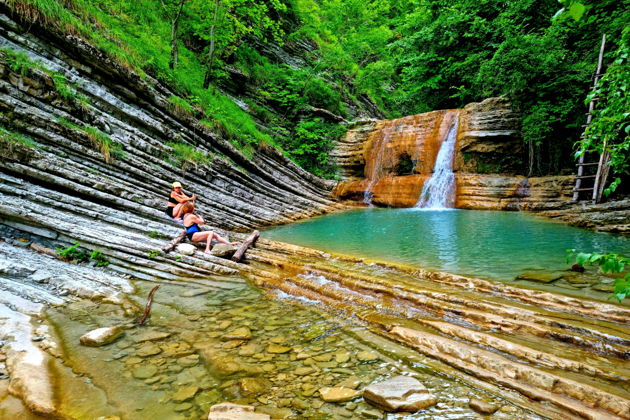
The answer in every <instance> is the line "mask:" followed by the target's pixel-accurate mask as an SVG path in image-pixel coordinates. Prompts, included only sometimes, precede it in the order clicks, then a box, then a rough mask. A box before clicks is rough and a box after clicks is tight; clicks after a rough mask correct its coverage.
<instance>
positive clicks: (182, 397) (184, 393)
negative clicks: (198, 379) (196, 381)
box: [171, 386, 199, 403]
mask: <svg viewBox="0 0 630 420" xmlns="http://www.w3.org/2000/svg"><path fill="white" fill-rule="evenodd" d="M197 392H199V387H197V386H185V387H183V388H180V389H179V390H178V391H177V392H176V393H175V394H173V395H172V396H171V400H173V401H175V402H176V403H181V402H184V401H188V400H190V399H192V398H193V397H194V396H195V395H196V394H197Z"/></svg>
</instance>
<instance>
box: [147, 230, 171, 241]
mask: <svg viewBox="0 0 630 420" xmlns="http://www.w3.org/2000/svg"><path fill="white" fill-rule="evenodd" d="M149 238H153V239H167V238H168V236H166V235H164V234H162V233H160V232H158V231H157V230H152V231H151V232H149Z"/></svg>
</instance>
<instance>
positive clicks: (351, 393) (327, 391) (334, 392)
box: [319, 387, 361, 402]
mask: <svg viewBox="0 0 630 420" xmlns="http://www.w3.org/2000/svg"><path fill="white" fill-rule="evenodd" d="M319 394H320V396H321V397H322V400H324V401H326V402H346V401H352V400H354V399H355V398H357V397H359V396H360V395H361V393H360V392H359V391H356V390H354V389H350V388H344V387H333V388H330V387H323V388H320V389H319Z"/></svg>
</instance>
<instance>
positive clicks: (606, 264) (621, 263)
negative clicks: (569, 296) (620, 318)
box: [567, 249, 630, 302]
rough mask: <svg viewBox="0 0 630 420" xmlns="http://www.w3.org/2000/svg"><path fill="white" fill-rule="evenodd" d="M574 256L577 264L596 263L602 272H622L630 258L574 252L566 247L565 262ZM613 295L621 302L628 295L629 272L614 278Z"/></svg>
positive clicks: (629, 288) (629, 285)
mask: <svg viewBox="0 0 630 420" xmlns="http://www.w3.org/2000/svg"><path fill="white" fill-rule="evenodd" d="M574 257H575V263H576V264H577V265H579V266H584V265H597V266H599V268H600V270H601V271H602V273H605V274H607V273H622V272H623V271H624V269H625V267H626V265H627V264H630V258H627V257H624V256H622V255H619V254H613V253H609V254H597V253H590V254H589V253H585V252H576V251H575V249H567V262H570V261H571V259H572V258H574ZM613 296H614V297H615V298H617V300H618V301H619V302H621V301H622V300H623V299H625V298H626V297H629V296H630V273H626V274H625V276H623V277H622V278H618V279H615V290H614V292H613Z"/></svg>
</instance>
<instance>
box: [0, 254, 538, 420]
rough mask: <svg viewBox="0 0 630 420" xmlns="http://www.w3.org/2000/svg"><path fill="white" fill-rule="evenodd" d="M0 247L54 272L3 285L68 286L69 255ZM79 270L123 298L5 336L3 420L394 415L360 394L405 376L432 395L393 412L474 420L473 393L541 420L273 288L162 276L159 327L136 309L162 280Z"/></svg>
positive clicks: (505, 412) (7, 272)
mask: <svg viewBox="0 0 630 420" xmlns="http://www.w3.org/2000/svg"><path fill="white" fill-rule="evenodd" d="M1 250H2V252H3V253H4V254H5V255H6V254H7V253H11V254H12V255H16V256H19V257H21V260H22V261H24V262H27V261H28V262H30V263H34V264H35V265H31V267H37V266H41V265H40V264H41V263H42V262H44V263H46V266H47V267H48V268H47V269H46V270H41V269H40V270H38V269H36V268H30V269H29V266H27V265H24V266H17V267H15V266H14V267H13V268H8V267H7V266H4V268H3V271H2V275H3V279H4V280H3V289H5V291H6V288H7V285H8V284H10V282H15V281H16V280H19V279H22V280H23V281H22V283H23V284H24V283H29V282H30V281H31V280H33V279H34V281H35V283H36V284H39V285H40V286H41V287H40V288H39V289H40V290H41V293H44V289H48V292H49V296H48V297H47V300H48V301H49V302H50V303H53V302H52V300H53V296H55V295H56V294H60V295H64V293H63V291H58V290H60V289H61V290H63V287H66V286H68V284H61V285H59V284H55V282H54V280H53V279H52V277H54V276H49V277H48V279H46V275H45V273H46V272H49V273H50V272H51V270H53V272H54V269H55V267H56V268H60V267H61V266H60V264H63V265H69V264H68V263H64V262H55V261H54V260H52V259H51V258H50V257H46V256H43V255H40V254H36V253H34V252H33V251H29V250H26V249H15V248H11V246H10V245H7V244H2V245H1ZM48 260H50V261H48ZM69 266H70V269H69V273H71V274H73V275H74V276H75V280H76V281H77V282H82V283H83V284H85V279H80V278H79V277H80V276H81V275H85V276H93V278H94V279H96V280H97V281H98V280H103V279H110V280H112V282H111V284H119V287H120V288H121V291H124V292H125V293H124V296H123V295H122V294H119V295H118V296H119V299H118V300H116V299H112V298H111V296H115V293H113V294H112V293H111V292H112V291H111V290H109V292H110V297H104V296H100V297H99V296H98V294H95V295H93V296H91V298H90V297H89V296H84V297H83V298H79V299H78V298H77V297H76V296H75V297H73V296H72V295H67V294H66V296H59V301H56V302H54V303H57V305H52V306H50V307H49V308H47V309H45V308H44V307H41V305H40V307H39V308H33V311H32V312H30V320H27V319H26V318H22V321H23V322H24V323H23V325H21V329H22V334H23V335H24V336H23V337H22V339H21V340H19V339H17V340H16V339H15V338H16V337H14V336H13V337H12V336H11V332H8V331H3V332H4V333H5V339H6V338H9V340H8V341H7V342H6V343H5V344H4V346H3V347H2V348H0V352H2V359H3V361H4V362H3V364H2V365H1V366H2V371H3V372H2V374H3V376H2V379H1V380H0V381H1V386H0V392H1V394H0V414H2V416H3V418H37V416H35V415H30V414H28V410H27V408H26V407H25V406H24V405H22V403H21V402H18V400H16V399H15V397H14V396H17V397H19V398H22V399H23V401H24V404H25V405H26V406H28V408H30V409H31V410H35V411H36V412H38V413H39V414H40V415H45V416H48V415H54V416H57V417H60V418H76V419H87V418H110V419H111V418H116V416H118V417H119V418H122V419H146V418H160V419H180V418H205V416H207V413H208V412H209V410H210V407H211V406H213V405H215V404H218V403H221V402H224V401H230V402H236V403H239V404H246V405H250V406H253V407H255V409H256V412H258V413H264V414H267V415H269V416H271V418H280V419H282V418H305V419H306V418H312V419H326V418H334V419H338V418H384V417H385V411H383V410H382V409H381V408H379V407H376V406H373V405H370V404H368V403H366V401H365V400H364V399H363V398H362V392H363V390H364V388H365V387H366V386H369V385H371V384H374V383H378V382H382V381H384V380H388V379H391V378H394V377H397V376H400V375H404V376H405V377H408V378H415V379H417V380H418V381H419V385H418V386H419V387H420V391H418V392H422V393H426V394H427V395H430V396H431V398H434V399H435V400H434V401H433V402H432V403H431V404H429V407H427V408H425V409H424V410H422V411H420V412H418V413H415V414H412V413H409V412H407V413H404V412H403V413H399V414H396V415H391V414H390V415H389V417H388V418H401V419H402V418H473V417H475V416H477V414H476V412H475V411H474V409H473V408H471V405H470V400H471V399H472V406H474V407H476V409H477V410H481V409H483V408H480V407H485V409H490V410H492V411H494V410H498V411H497V412H496V414H495V415H494V417H495V418H515V416H516V417H518V418H538V416H536V415H535V414H533V413H532V412H530V411H528V410H524V409H523V408H521V407H519V406H518V405H517V404H515V403H514V401H512V400H510V399H505V398H503V397H502V395H501V393H496V392H488V390H486V389H484V388H483V387H477V386H471V384H468V383H465V382H461V381H460V380H459V379H458V378H457V377H453V376H450V375H449V374H448V373H447V372H448V370H449V368H448V367H447V366H443V369H444V370H436V369H435V367H434V366H432V364H433V363H435V362H431V363H429V361H428V358H427V357H426V356H424V355H422V354H419V353H417V352H415V351H413V350H412V349H409V348H407V347H405V346H402V345H400V344H396V343H394V342H391V341H388V340H385V339H383V338H381V337H379V336H378V335H375V334H373V333H372V332H370V331H369V328H367V327H366V325H365V323H363V322H358V321H357V320H356V319H353V318H350V317H347V316H344V315H343V314H341V313H339V312H337V311H332V309H331V308H325V307H322V306H321V304H319V302H316V301H309V300H307V299H303V298H295V297H293V296H290V295H287V294H285V293H282V292H279V291H271V292H266V293H264V292H263V291H261V290H260V289H258V288H256V287H253V286H252V285H251V284H248V283H247V281H246V280H244V279H243V278H242V277H240V276H228V277H225V276H224V277H217V276H213V277H208V278H206V279H205V280H204V282H203V286H200V285H196V286H191V285H184V286H182V285H181V284H168V283H167V284H164V283H163V284H162V285H161V288H160V289H159V290H158V292H157V293H156V295H155V299H154V302H153V305H152V310H151V317H150V320H149V322H148V323H147V325H145V326H142V327H139V326H133V323H132V320H133V314H135V313H137V312H138V310H139V309H140V308H141V307H142V306H143V304H144V299H145V297H146V296H147V294H148V292H149V290H150V289H151V288H153V287H154V285H155V283H154V282H151V281H142V280H134V279H129V280H125V279H121V278H120V277H119V276H118V275H116V274H115V273H113V272H108V271H107V270H104V269H101V268H90V267H84V266H72V265H69ZM51 267H52V268H51ZM38 273H39V274H38ZM9 279H12V280H9ZM57 286H61V288H60V287H57ZM89 286H90V287H95V284H89ZM2 296H4V297H6V296H7V294H6V293H3V294H2ZM14 299H16V300H17V298H14ZM41 299H43V300H44V299H45V297H44V296H42V297H41ZM62 302H63V303H62ZM2 307H3V308H4V311H3V316H7V315H8V314H9V313H10V312H11V311H12V310H17V309H18V308H16V307H15V306H13V305H11V304H10V303H9V302H8V301H6V300H5V301H3V302H2ZM22 309H23V308H22ZM22 312H24V311H22ZM22 316H24V315H23V314H22ZM8 318H9V319H11V318H13V319H16V318H19V315H18V313H17V312H13V316H12V317H8ZM5 319H6V318H5ZM112 326H122V327H123V330H124V333H123V334H122V335H120V336H119V337H117V338H116V339H115V340H114V341H113V342H111V343H109V344H106V345H103V346H98V347H89V346H83V345H80V344H79V341H80V340H79V339H80V337H81V336H82V335H84V334H85V333H86V332H88V331H91V330H94V329H96V328H101V327H112ZM20 343H21V344H20ZM20 345H23V346H27V347H30V350H28V351H30V352H31V357H30V360H26V359H25V358H21V357H20V354H21V353H23V348H21V347H20ZM7 357H8V360H7ZM34 360H36V361H39V362H40V364H39V365H38V364H36V363H35V362H34ZM33 370H37V371H38V375H35V376H33V375H31V373H32V372H33ZM445 371H446V374H445ZM8 390H10V393H8V392H7V391H8ZM22 392H24V393H22ZM11 394H12V395H13V396H12V395H11ZM479 404H481V406H479ZM488 407H490V408H488Z"/></svg>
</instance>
